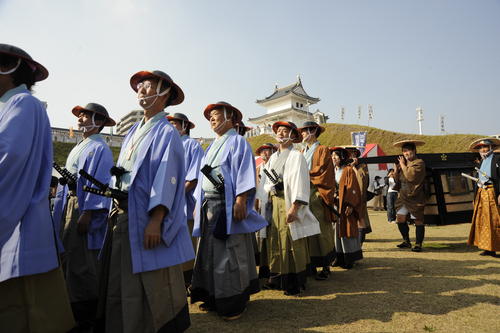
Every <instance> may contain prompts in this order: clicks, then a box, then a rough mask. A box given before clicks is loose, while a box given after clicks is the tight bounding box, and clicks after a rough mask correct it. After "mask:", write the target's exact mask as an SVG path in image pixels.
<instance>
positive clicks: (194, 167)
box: [167, 113, 204, 287]
mask: <svg viewBox="0 0 500 333" xmlns="http://www.w3.org/2000/svg"><path fill="white" fill-rule="evenodd" d="M167 119H168V121H170V124H172V126H174V127H175V129H176V130H177V131H178V132H179V134H180V136H181V140H182V145H183V146H184V164H185V167H186V182H185V185H184V189H185V191H186V214H187V224H188V227H189V233H190V234H192V233H193V225H194V219H193V211H194V204H195V200H194V196H193V192H194V189H195V188H196V185H197V184H198V174H199V173H200V164H201V160H202V159H203V154H204V151H203V148H201V145H200V143H199V142H198V141H197V140H195V139H193V138H191V137H190V136H189V134H190V132H191V130H192V129H193V128H194V127H195V125H194V123H193V122H192V121H190V120H189V119H188V117H187V116H186V115H185V114H183V113H174V114H173V115H171V116H170V115H169V116H167ZM192 242H193V247H194V248H195V249H196V238H195V237H192ZM193 266H194V261H193V260H191V261H188V262H186V263H184V265H183V270H184V282H185V284H186V287H189V286H190V285H191V279H192V277H193Z"/></svg>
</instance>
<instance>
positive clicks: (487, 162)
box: [467, 138, 500, 257]
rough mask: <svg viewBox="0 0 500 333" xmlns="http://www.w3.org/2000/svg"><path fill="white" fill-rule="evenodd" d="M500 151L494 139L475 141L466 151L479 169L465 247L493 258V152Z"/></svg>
mask: <svg viewBox="0 0 500 333" xmlns="http://www.w3.org/2000/svg"><path fill="white" fill-rule="evenodd" d="M498 147H500V140H499V139H497V138H483V139H479V140H475V141H474V142H473V143H471V145H470V148H469V149H470V150H471V151H473V152H479V154H480V155H481V165H480V166H479V168H478V169H479V170H478V174H477V176H476V177H477V178H478V179H479V181H478V182H477V184H475V185H476V186H475V187H476V190H477V192H476V198H475V200H474V215H473V216H472V223H471V228H470V234H469V240H468V242H467V244H468V245H469V246H472V245H473V246H477V247H478V248H480V249H481V250H483V252H481V253H480V255H482V256H492V257H496V256H497V254H496V251H500V154H498V151H495V149H498Z"/></svg>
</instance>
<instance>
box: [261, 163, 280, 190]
mask: <svg viewBox="0 0 500 333" xmlns="http://www.w3.org/2000/svg"><path fill="white" fill-rule="evenodd" d="M271 172H272V174H273V175H274V176H273V175H271V174H270V173H269V171H267V170H266V169H265V168H264V173H265V174H266V176H267V177H268V178H269V180H270V181H271V182H272V183H273V185H274V188H275V190H276V191H283V188H284V187H283V180H281V177H280V176H279V175H278V173H277V172H276V171H275V170H274V169H271Z"/></svg>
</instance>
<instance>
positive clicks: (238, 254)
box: [191, 193, 260, 316]
mask: <svg viewBox="0 0 500 333" xmlns="http://www.w3.org/2000/svg"><path fill="white" fill-rule="evenodd" d="M225 204H226V202H225V200H224V197H222V196H220V195H218V194H211V193H205V200H204V202H203V205H202V207H201V214H202V215H201V237H200V240H199V242H198V251H197V254H196V259H195V264H194V272H193V281H192V290H191V303H195V302H198V301H201V302H204V303H205V304H206V306H207V307H208V308H209V309H211V310H214V311H217V314H218V315H220V316H233V315H236V314H239V313H241V312H242V311H243V310H245V307H246V304H247V302H248V300H249V299H250V295H251V294H255V293H257V292H259V291H260V287H259V280H258V277H257V269H256V266H255V257H254V249H253V245H252V234H251V233H246V234H233V235H228V236H227V239H218V238H215V237H214V229H215V226H216V224H217V223H218V221H220V220H221V218H225V214H226V207H225ZM236 223H237V222H236Z"/></svg>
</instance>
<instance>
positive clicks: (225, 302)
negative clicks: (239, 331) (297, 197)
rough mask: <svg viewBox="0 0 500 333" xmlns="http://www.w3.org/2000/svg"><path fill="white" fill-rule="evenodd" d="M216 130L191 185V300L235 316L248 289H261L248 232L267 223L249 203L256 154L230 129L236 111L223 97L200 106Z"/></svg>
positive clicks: (238, 116)
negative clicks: (193, 250)
mask: <svg viewBox="0 0 500 333" xmlns="http://www.w3.org/2000/svg"><path fill="white" fill-rule="evenodd" d="M204 115H205V118H206V119H207V120H209V121H210V126H211V127H212V130H213V131H214V132H215V134H216V135H217V138H216V139H215V141H214V142H213V143H212V144H211V145H210V146H209V147H208V148H207V150H206V152H205V156H204V159H203V161H202V163H201V165H202V166H203V167H202V168H201V173H200V175H199V177H198V186H197V187H196V190H195V198H196V209H195V222H194V231H193V236H196V237H200V240H199V245H198V252H197V255H196V261H195V265H194V272H193V281H192V290H191V303H195V302H198V301H201V302H203V303H202V304H201V305H200V309H201V310H204V311H216V312H217V314H218V315H219V316H221V317H222V318H224V319H226V320H232V319H237V318H239V317H240V316H241V314H242V313H243V311H245V309H246V305H247V302H248V300H249V299H250V295H251V294H254V293H257V292H259V291H260V288H259V280H258V277H257V269H256V266H255V258H254V250H253V245H252V233H254V232H255V231H257V230H260V229H262V228H264V227H265V226H266V225H267V222H266V221H265V219H264V218H262V216H260V215H259V214H258V213H257V212H256V211H255V210H254V209H253V207H254V202H255V160H254V157H253V154H252V148H251V147H250V145H249V144H248V142H247V141H246V140H245V138H243V137H242V136H240V135H238V134H237V133H236V131H235V129H234V124H235V123H237V122H239V121H241V118H242V115H241V112H240V111H239V110H238V109H237V108H235V107H234V106H232V105H230V104H229V103H226V102H218V103H215V104H209V105H208V106H207V107H206V108H205V111H204Z"/></svg>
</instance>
